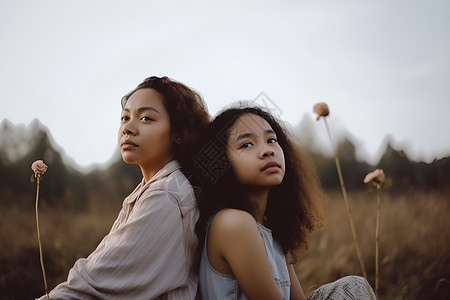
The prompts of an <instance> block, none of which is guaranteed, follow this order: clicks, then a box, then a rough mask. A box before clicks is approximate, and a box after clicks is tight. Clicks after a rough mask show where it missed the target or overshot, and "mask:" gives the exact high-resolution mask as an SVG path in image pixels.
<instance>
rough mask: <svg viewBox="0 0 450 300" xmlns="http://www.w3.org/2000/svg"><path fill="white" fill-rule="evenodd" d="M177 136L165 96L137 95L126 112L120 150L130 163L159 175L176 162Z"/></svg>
mask: <svg viewBox="0 0 450 300" xmlns="http://www.w3.org/2000/svg"><path fill="white" fill-rule="evenodd" d="M174 142H175V139H174V134H173V133H172V132H171V129H170V117H169V114H168V112H167V110H166V109H165V107H164V99H163V96H162V95H161V94H160V93H159V92H157V91H156V90H154V89H150V88H144V89H140V90H137V91H136V92H134V93H133V94H132V95H131V96H130V98H129V99H128V101H127V103H126V105H125V107H124V108H123V110H122V117H121V125H120V128H119V146H120V152H121V154H122V158H123V160H124V161H125V162H127V163H134V164H138V165H139V166H140V167H141V170H142V172H143V173H144V177H145V174H146V173H147V174H155V173H156V172H157V171H159V170H160V169H161V168H162V167H163V166H164V165H165V164H166V163H168V162H169V161H171V160H172V159H173V158H174Z"/></svg>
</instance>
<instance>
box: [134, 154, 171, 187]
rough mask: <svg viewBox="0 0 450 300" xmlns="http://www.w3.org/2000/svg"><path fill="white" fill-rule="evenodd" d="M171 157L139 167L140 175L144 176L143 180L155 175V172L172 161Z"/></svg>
mask: <svg viewBox="0 0 450 300" xmlns="http://www.w3.org/2000/svg"><path fill="white" fill-rule="evenodd" d="M172 160H173V158H170V159H166V160H164V161H160V162H159V163H157V164H152V165H151V166H150V165H146V166H145V167H143V166H140V167H141V172H142V176H143V177H144V182H145V183H147V182H148V181H149V180H150V179H152V177H153V176H155V174H156V173H158V172H159V170H161V169H162V168H163V167H164V166H165V165H166V164H168V163H169V162H170V161H172Z"/></svg>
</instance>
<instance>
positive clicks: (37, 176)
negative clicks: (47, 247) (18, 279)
mask: <svg viewBox="0 0 450 300" xmlns="http://www.w3.org/2000/svg"><path fill="white" fill-rule="evenodd" d="M40 176H41V174H36V180H37V189H36V227H37V238H38V245H39V258H40V261H41V269H42V276H43V277H44V289H45V294H46V295H47V298H48V299H49V300H50V296H49V295H48V288H47V277H46V276H45V267H44V258H43V255H42V246H41V235H40V233H39V214H38V204H39V182H40V180H39V179H40Z"/></svg>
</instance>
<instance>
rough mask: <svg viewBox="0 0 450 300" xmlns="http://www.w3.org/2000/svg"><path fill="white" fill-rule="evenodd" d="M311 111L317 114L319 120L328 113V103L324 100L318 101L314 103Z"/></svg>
mask: <svg viewBox="0 0 450 300" xmlns="http://www.w3.org/2000/svg"><path fill="white" fill-rule="evenodd" d="M313 111H314V112H315V113H316V114H317V115H318V116H317V120H319V119H320V117H326V116H328V115H329V114H330V110H329V109H328V105H327V104H326V103H325V102H319V103H316V104H314V106H313Z"/></svg>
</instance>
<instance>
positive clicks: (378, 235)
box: [375, 184, 381, 299]
mask: <svg viewBox="0 0 450 300" xmlns="http://www.w3.org/2000/svg"><path fill="white" fill-rule="evenodd" d="M380 210H381V184H377V225H376V229H375V296H376V297H377V299H378V274H379V273H378V272H379V269H378V262H379V260H378V258H379V256H378V245H379V239H380Z"/></svg>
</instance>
